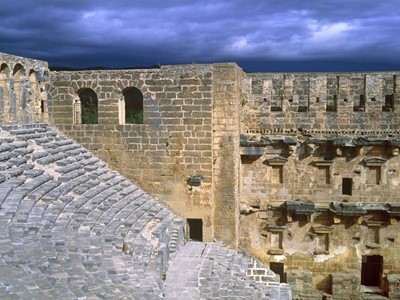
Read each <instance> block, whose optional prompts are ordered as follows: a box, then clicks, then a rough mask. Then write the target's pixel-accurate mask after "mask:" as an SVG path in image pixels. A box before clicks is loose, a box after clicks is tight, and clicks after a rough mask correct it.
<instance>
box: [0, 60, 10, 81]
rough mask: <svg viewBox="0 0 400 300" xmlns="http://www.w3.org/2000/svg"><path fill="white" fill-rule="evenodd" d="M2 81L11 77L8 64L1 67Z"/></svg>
mask: <svg viewBox="0 0 400 300" xmlns="http://www.w3.org/2000/svg"><path fill="white" fill-rule="evenodd" d="M0 76H1V77H0V79H1V78H2V79H6V78H8V77H9V76H10V68H9V67H8V66H7V64H4V63H3V64H1V66H0Z"/></svg>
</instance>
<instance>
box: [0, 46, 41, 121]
mask: <svg viewBox="0 0 400 300" xmlns="http://www.w3.org/2000/svg"><path fill="white" fill-rule="evenodd" d="M48 73H49V70H48V65H47V62H44V61H40V60H35V59H29V58H25V57H18V56H13V55H9V54H5V53H0V123H2V124H5V123H16V122H18V123H29V122H43V121H47V117H48V107H47V102H46V100H47V93H46V86H45V85H46V83H47V82H48Z"/></svg>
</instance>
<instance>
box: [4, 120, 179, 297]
mask: <svg viewBox="0 0 400 300" xmlns="http://www.w3.org/2000/svg"><path fill="white" fill-rule="evenodd" d="M177 231H178V232H183V219H181V218H178V217H177V216H175V215H174V214H173V213H172V212H171V211H169V210H168V209H167V208H165V207H163V206H162V205H161V204H159V203H158V202H156V201H155V200H154V199H153V198H152V197H150V196H149V195H148V194H146V193H145V192H143V191H142V190H140V189H139V188H138V187H137V186H135V185H133V184H132V183H130V182H129V181H128V180H126V179H125V178H124V177H122V176H121V175H119V174H118V173H117V172H114V171H111V170H109V169H108V168H107V166H106V164H105V163H104V162H102V161H101V160H99V159H98V158H97V157H95V156H94V155H93V154H92V153H90V152H89V151H87V150H86V149H84V148H83V147H81V146H80V145H79V144H77V143H75V142H73V141H72V140H70V139H69V138H67V137H65V136H64V135H62V134H61V133H60V132H58V131H57V130H55V129H53V128H51V127H49V126H48V125H46V124H35V125H30V126H17V125H12V126H3V127H2V130H1V134H0V254H1V257H0V298H1V297H2V296H7V297H8V298H11V299H12V298H16V299H61V298H66V299H111V298H114V299H157V298H162V297H163V294H162V275H163V273H165V271H166V266H167V262H168V259H170V257H169V252H168V244H169V243H170V233H172V232H177ZM175 236H176V235H175ZM180 237H181V238H180V241H179V242H178V244H181V243H182V238H183V234H180ZM174 238H175V237H174ZM178 246H179V245H178Z"/></svg>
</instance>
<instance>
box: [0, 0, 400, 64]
mask: <svg viewBox="0 0 400 300" xmlns="http://www.w3.org/2000/svg"><path fill="white" fill-rule="evenodd" d="M0 7H1V9H0V52H5V53H9V54H14V55H20V56H27V57H32V58H37V59H43V60H46V61H48V62H49V65H50V66H67V67H93V66H105V67H110V68H120V67H133V66H150V65H154V64H161V65H165V64H179V63H213V62H227V61H233V62H237V63H238V64H239V65H240V66H241V67H242V68H244V69H245V70H246V71H252V72H256V71H266V72H268V71H293V72H296V71H375V70H380V71H400V0H303V1H300V0H192V1H189V0H10V1H2V3H1V5H0Z"/></svg>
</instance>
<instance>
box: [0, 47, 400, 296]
mask: <svg viewBox="0 0 400 300" xmlns="http://www.w3.org/2000/svg"><path fill="white" fill-rule="evenodd" d="M0 65H1V68H0V113H1V115H0V118H1V131H0V133H1V135H0V141H1V144H0V191H1V193H0V204H1V206H0V222H1V223H0V228H1V230H0V297H3V296H4V297H5V298H7V299H8V298H9V299H60V298H65V299H110V298H115V299H282V300H287V299H299V300H303V299H304V300H317V299H318V300H322V299H326V300H328V299H335V300H339V299H371V300H372V299H376V300H378V299H400V235H399V229H400V225H399V223H398V221H399V220H400V170H399V169H398V168H399V166H400V157H399V149H400V93H399V86H400V78H399V75H400V73H399V72H369V73H246V72H245V71H243V70H242V69H241V68H240V67H239V66H238V65H237V64H235V63H216V64H191V65H171V66H161V67H159V68H155V69H131V70H87V71H49V69H48V64H47V62H44V61H39V60H34V59H28V58H22V57H16V56H12V55H8V54H1V53H0Z"/></svg>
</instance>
